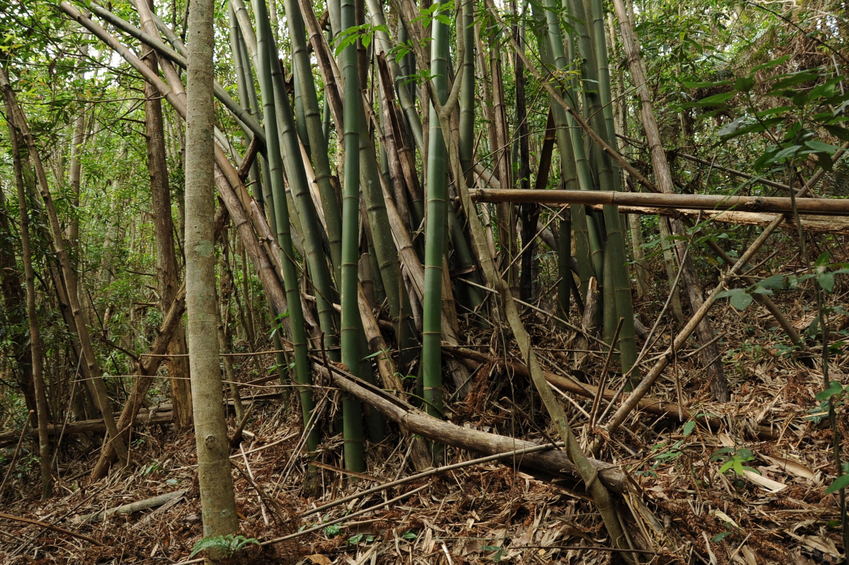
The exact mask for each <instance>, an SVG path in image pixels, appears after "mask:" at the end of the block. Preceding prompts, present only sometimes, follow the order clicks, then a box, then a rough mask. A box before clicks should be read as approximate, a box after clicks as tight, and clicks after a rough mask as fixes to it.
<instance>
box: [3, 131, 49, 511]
mask: <svg viewBox="0 0 849 565" xmlns="http://www.w3.org/2000/svg"><path fill="white" fill-rule="evenodd" d="M9 141H10V144H11V146H12V161H13V167H14V171H15V185H16V186H17V190H18V218H19V221H20V232H21V263H22V264H23V267H24V284H25V285H26V305H25V317H26V325H27V327H28V328H29V351H28V353H29V355H27V354H26V353H27V352H26V351H25V349H26V341H27V340H26V335H25V334H24V332H23V331H22V332H20V333H21V336H20V337H22V338H23V339H22V340H20V339H19V338H18V336H17V335H15V336H13V338H12V339H13V343H14V345H15V349H16V352H15V357H16V359H17V361H18V363H17V364H18V369H19V371H20V373H21V374H20V379H21V384H22V389H23V390H24V396H25V397H26V401H27V403H28V404H29V403H30V402H33V401H34V403H35V416H36V422H37V429H38V459H39V468H40V469H41V494H42V497H44V498H46V497H48V496H50V493H51V491H52V488H53V475H52V473H51V472H50V454H51V447H50V439H49V436H48V431H47V427H48V425H49V423H50V418H49V416H50V415H49V408H48V404H47V392H46V389H45V386H44V356H43V348H42V343H41V332H40V331H39V326H38V312H37V310H36V304H35V301H36V295H35V272H34V270H33V266H32V245H31V243H30V229H29V208H28V205H27V194H28V192H30V191H28V190H27V187H26V182H25V180H24V179H25V176H24V174H23V168H24V167H25V166H26V165H25V153H26V150H25V149H24V148H23V147H22V146H21V142H20V139H19V138H18V135H17V132H16V131H15V129H14V128H12V127H11V125H10V127H9ZM30 177H31V175H30ZM0 210H2V211H3V212H2V218H0V236H2V237H3V239H4V240H5V241H8V242H11V241H12V238H11V232H10V231H9V230H8V228H9V224H8V221H7V220H6V214H5V210H6V205H5V202H3V197H2V192H0ZM8 252H9V253H8V254H7V248H6V246H3V247H2V249H0V269H2V271H3V274H2V284H3V297H4V299H5V302H6V312H7V313H9V314H12V313H15V312H19V311H20V310H21V308H20V306H21V304H20V302H17V303H16V304H12V303H10V300H9V299H18V300H19V299H20V288H21V287H20V284H19V283H20V281H19V280H17V269H16V266H15V260H14V254H11V245H9V247H8ZM7 255H11V259H12V261H11V266H9V265H8V263H7V261H6V259H7ZM10 275H14V276H10ZM10 283H11V284H10ZM9 321H10V322H12V323H11V324H10V325H9V326H8V327H10V328H12V327H15V326H17V325H18V324H15V323H14V322H18V323H19V324H20V323H21V322H23V320H17V321H15V320H9ZM21 325H22V324H21ZM21 342H22V343H21ZM24 379H29V382H28V383H24V382H23V380H24ZM27 391H29V392H27Z"/></svg>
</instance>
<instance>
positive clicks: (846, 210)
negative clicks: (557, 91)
mask: <svg viewBox="0 0 849 565" xmlns="http://www.w3.org/2000/svg"><path fill="white" fill-rule="evenodd" d="M469 192H470V193H471V196H472V200H475V201H477V202H515V203H537V204H552V205H559V206H565V205H568V204H590V205H592V204H613V205H617V206H620V205H621V206H650V207H655V208H678V209H685V210H736V211H745V212H776V213H782V214H786V213H791V212H793V200H792V199H791V198H787V197H779V196H725V195H718V194H658V193H653V192H619V191H610V190H522V189H513V188H498V189H493V188H478V189H474V190H470V191H469ZM795 208H796V211H798V213H800V214H822V215H828V216H849V199H847V198H796V199H795Z"/></svg>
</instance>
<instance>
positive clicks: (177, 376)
mask: <svg viewBox="0 0 849 565" xmlns="http://www.w3.org/2000/svg"><path fill="white" fill-rule="evenodd" d="M136 2H137V4H141V3H142V2H144V3H145V6H141V7H140V9H139V13H140V15H141V19H142V28H143V29H144V30H145V31H147V33H150V34H155V33H156V24H155V23H154V22H153V20H152V19H151V18H150V10H151V9H152V4H153V0H136ZM142 59H143V60H144V61H145V63H146V64H147V66H148V67H149V68H150V69H151V70H152V71H153V72H157V67H158V64H157V57H156V54H155V53H154V52H153V51H152V50H151V51H149V52H148V53H147V54H146V56H145V57H143V58H142ZM144 93H145V103H144V107H145V134H146V136H147V170H148V173H149V174H150V194H151V200H152V202H153V223H154V233H155V235H156V271H157V275H158V281H159V306H160V309H161V310H162V313H163V315H165V312H166V311H167V310H168V308H170V306H171V303H172V302H173V301H174V297H175V296H176V295H177V287H178V286H179V268H178V266H177V256H176V255H175V253H174V235H173V234H174V222H173V220H172V218H171V189H170V186H169V183H168V165H167V161H166V156H165V134H164V127H163V119H162V103H161V101H160V96H161V94H160V92H159V91H158V90H157V89H156V87H154V86H153V85H152V84H150V83H149V82H145V83H144ZM168 351H169V353H172V354H174V357H171V358H170V359H169V361H168V376H169V379H170V382H171V398H172V402H173V405H174V421H175V423H176V424H177V425H178V426H179V427H186V426H189V425H190V424H191V416H192V395H191V388H190V387H189V380H188V378H189V366H188V362H187V360H186V358H185V357H183V354H184V353H186V337H185V333H184V331H183V328H182V327H180V328H179V329H178V330H177V332H176V334H175V335H174V341H173V342H172V343H171V344H170V346H169V348H168Z"/></svg>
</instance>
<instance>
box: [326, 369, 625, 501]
mask: <svg viewBox="0 0 849 565" xmlns="http://www.w3.org/2000/svg"><path fill="white" fill-rule="evenodd" d="M319 370H320V371H323V372H326V369H324V368H319ZM330 378H331V380H332V381H333V383H334V384H335V385H336V386H338V387H339V388H341V389H342V390H344V391H345V392H347V393H348V394H352V395H354V396H356V397H357V398H359V399H360V400H361V401H362V402H365V403H367V404H368V405H370V406H372V407H373V408H375V409H377V410H378V411H380V412H381V413H382V414H383V415H384V416H386V417H387V418H389V419H391V420H393V421H394V422H396V423H398V425H400V426H401V427H402V428H404V429H405V430H407V431H408V432H411V433H415V434H419V435H422V436H424V437H426V438H428V439H432V440H435V441H440V442H442V443H446V444H448V445H451V446H454V447H459V448H461V449H468V450H470V451H475V452H478V453H484V454H487V455H495V454H498V453H503V452H507V451H515V450H522V449H530V448H533V447H536V446H538V445H539V444H536V443H534V442H531V441H525V440H521V439H516V438H513V437H508V436H502V435H498V434H493V433H489V432H482V431H480V430H475V429H471V428H464V427H462V426H458V425H457V424H452V423H451V422H446V421H443V420H438V419H436V418H433V417H432V416H428V415H427V414H425V413H424V412H421V411H419V410H417V409H416V408H413V407H411V406H405V405H403V404H402V401H400V400H398V399H396V398H394V397H392V396H391V395H389V394H387V393H385V392H384V391H381V390H380V389H375V388H372V387H370V385H368V383H365V382H362V381H360V380H359V379H355V378H354V377H351V376H349V375H347V374H346V373H345V372H344V371H342V370H341V369H337V368H333V369H332V370H331V372H330ZM504 460H505V462H509V463H510V464H513V465H518V466H522V467H524V466H527V467H530V468H532V469H536V470H539V471H544V472H546V473H551V474H553V475H560V474H562V473H568V474H570V475H575V476H577V470H576V469H575V466H574V465H573V464H572V462H571V461H570V460H569V457H568V456H567V454H566V452H565V451H563V450H561V449H558V448H552V449H551V450H550V451H545V452H542V453H526V454H524V455H521V456H506V457H505V458H504ZM590 463H591V464H592V465H593V467H594V468H595V469H596V471H597V472H598V476H599V477H600V478H601V481H602V483H603V484H604V485H605V486H606V487H607V488H609V489H611V490H614V491H616V492H624V491H625V490H627V477H626V475H625V473H624V472H623V471H622V470H621V469H620V468H619V467H618V466H616V465H612V464H609V463H605V462H603V461H598V460H596V459H590Z"/></svg>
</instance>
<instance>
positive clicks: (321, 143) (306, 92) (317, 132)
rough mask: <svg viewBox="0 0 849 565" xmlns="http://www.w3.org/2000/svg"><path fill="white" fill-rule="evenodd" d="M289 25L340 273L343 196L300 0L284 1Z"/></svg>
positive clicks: (335, 265)
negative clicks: (334, 180)
mask: <svg viewBox="0 0 849 565" xmlns="http://www.w3.org/2000/svg"><path fill="white" fill-rule="evenodd" d="M283 6H284V7H285V9H286V22H287V25H288V26H289V40H290V41H291V43H292V69H293V72H294V76H295V84H296V85H297V88H296V92H297V93H299V96H298V99H299V100H300V101H301V105H302V107H303V121H304V124H303V126H304V129H305V130H306V135H307V140H308V143H306V142H305V145H308V146H309V149H310V158H311V160H312V163H313V167H314V168H315V182H316V184H317V185H318V193H319V196H320V198H321V205H322V208H323V211H324V219H325V223H326V224H327V239H328V244H329V245H330V258H331V262H332V264H333V269H334V271H335V272H337V273H338V270H339V266H340V263H341V253H342V252H341V242H342V214H341V213H340V211H339V210H340V206H339V204H340V202H339V194H338V193H337V191H336V190H335V189H334V187H333V186H332V185H331V182H330V179H331V176H332V173H331V169H330V159H329V157H328V152H327V137H326V136H325V134H324V131H323V128H322V123H321V112H320V110H319V106H318V95H317V94H316V90H315V83H314V82H313V76H312V67H311V66H310V62H309V51H308V49H307V44H306V31H305V30H304V20H303V17H302V16H301V11H300V8H299V7H298V3H297V1H296V0H284V1H283Z"/></svg>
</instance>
